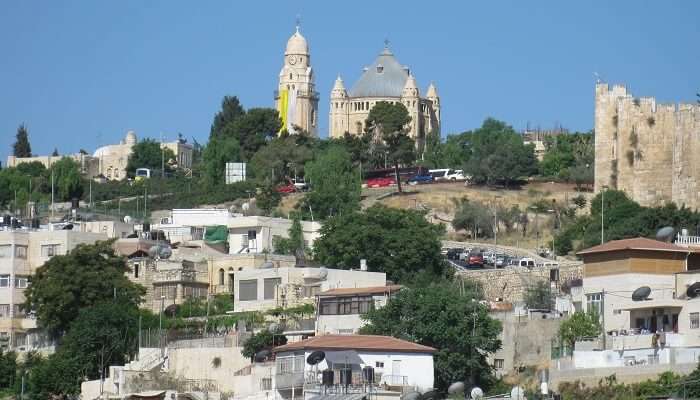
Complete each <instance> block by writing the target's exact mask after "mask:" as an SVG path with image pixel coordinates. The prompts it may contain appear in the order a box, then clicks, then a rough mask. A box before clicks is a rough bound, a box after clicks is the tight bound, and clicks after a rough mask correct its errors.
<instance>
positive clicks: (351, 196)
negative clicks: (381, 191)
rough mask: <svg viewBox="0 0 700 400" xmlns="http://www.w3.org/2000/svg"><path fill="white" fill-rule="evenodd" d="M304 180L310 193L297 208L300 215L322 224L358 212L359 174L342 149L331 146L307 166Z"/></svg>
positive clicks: (348, 155)
mask: <svg viewBox="0 0 700 400" xmlns="http://www.w3.org/2000/svg"><path fill="white" fill-rule="evenodd" d="M305 177H306V182H307V183H308V184H309V185H311V191H310V192H309V193H307V194H306V195H305V196H304V199H303V200H302V201H301V202H300V203H299V204H298V206H299V208H300V209H301V211H302V212H303V213H304V214H306V213H307V212H308V213H310V214H311V216H313V217H314V219H320V220H325V219H326V218H328V217H331V216H333V215H336V214H343V213H347V212H352V211H355V210H357V209H359V207H360V191H361V186H360V174H359V171H358V170H357V168H355V167H353V165H352V161H351V160H350V154H349V153H348V152H347V151H346V150H345V149H343V148H342V147H339V146H331V147H329V148H328V149H326V150H325V151H323V152H322V153H321V154H320V155H318V156H317V157H316V159H315V160H313V161H310V162H309V163H307V164H306V167H305Z"/></svg>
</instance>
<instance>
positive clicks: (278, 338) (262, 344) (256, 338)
mask: <svg viewBox="0 0 700 400" xmlns="http://www.w3.org/2000/svg"><path fill="white" fill-rule="evenodd" d="M285 344H287V337H286V336H284V335H281V334H276V333H272V332H270V331H269V330H268V329H265V330H262V331H260V332H258V333H256V334H255V335H253V336H251V337H250V338H248V340H246V341H245V343H243V349H242V350H241V354H242V355H243V357H246V358H250V360H251V361H254V360H255V354H257V353H258V352H259V351H261V350H270V349H272V348H273V347H276V346H283V345H285Z"/></svg>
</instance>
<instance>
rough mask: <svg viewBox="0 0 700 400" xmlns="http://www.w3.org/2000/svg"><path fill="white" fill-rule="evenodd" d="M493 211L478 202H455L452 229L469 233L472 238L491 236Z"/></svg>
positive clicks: (463, 200) (467, 200)
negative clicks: (455, 207) (455, 208)
mask: <svg viewBox="0 0 700 400" xmlns="http://www.w3.org/2000/svg"><path fill="white" fill-rule="evenodd" d="M493 223H494V218H493V211H491V210H489V208H488V207H487V206H486V205H485V204H483V203H481V202H479V201H470V200H469V199H466V198H464V199H461V200H459V201H458V202H457V210H456V211H455V216H454V218H453V219H452V227H454V228H455V229H457V230H460V229H464V230H466V231H469V232H471V234H472V238H477V237H479V236H482V237H483V236H486V237H491V236H493V228H494V226H493Z"/></svg>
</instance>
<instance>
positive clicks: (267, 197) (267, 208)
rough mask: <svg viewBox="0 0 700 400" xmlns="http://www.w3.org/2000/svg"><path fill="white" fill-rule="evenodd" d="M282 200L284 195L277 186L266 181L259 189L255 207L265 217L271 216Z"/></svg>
mask: <svg viewBox="0 0 700 400" xmlns="http://www.w3.org/2000/svg"><path fill="white" fill-rule="evenodd" d="M281 200H282V195H280V193H279V192H278V191H277V190H276V188H275V186H274V185H273V184H272V183H271V182H270V181H269V180H266V181H265V182H264V183H263V184H262V186H260V187H259V188H258V191H257V194H256V195H255V206H256V207H258V208H259V209H261V210H262V211H263V212H264V213H265V215H270V214H271V213H272V210H273V209H275V207H277V206H278V205H279V203H280V201H281Z"/></svg>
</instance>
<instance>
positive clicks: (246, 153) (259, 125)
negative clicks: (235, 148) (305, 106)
mask: <svg viewBox="0 0 700 400" xmlns="http://www.w3.org/2000/svg"><path fill="white" fill-rule="evenodd" d="M281 126H282V121H281V120H280V117H279V113H278V112H277V110H275V109H272V108H251V109H250V110H248V111H247V112H246V113H245V115H243V116H242V117H240V118H238V119H236V120H235V121H234V122H233V124H232V125H231V130H232V136H233V137H234V138H235V139H236V140H238V143H240V145H241V156H242V157H243V159H244V160H250V158H251V157H252V156H253V154H255V152H257V151H258V150H260V148H261V147H263V146H265V144H266V143H267V141H268V140H269V139H272V138H275V137H277V133H278V132H279V130H280V127H281Z"/></svg>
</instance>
